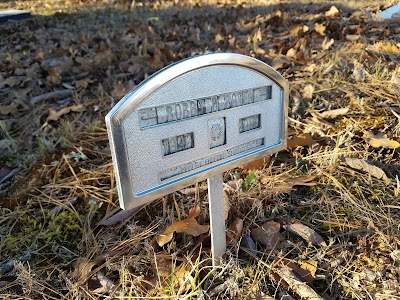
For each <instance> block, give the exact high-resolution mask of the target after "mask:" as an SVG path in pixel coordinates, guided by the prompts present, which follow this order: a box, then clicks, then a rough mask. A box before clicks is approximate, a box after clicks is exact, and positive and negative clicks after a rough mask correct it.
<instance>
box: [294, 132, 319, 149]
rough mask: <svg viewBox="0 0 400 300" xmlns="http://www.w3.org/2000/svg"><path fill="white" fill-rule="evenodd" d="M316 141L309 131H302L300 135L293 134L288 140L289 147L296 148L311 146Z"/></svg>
mask: <svg viewBox="0 0 400 300" xmlns="http://www.w3.org/2000/svg"><path fill="white" fill-rule="evenodd" d="M313 142H314V139H313V137H312V136H311V134H309V133H301V134H299V135H296V136H293V137H292V138H291V139H289V140H288V142H287V147H288V148H289V149H295V148H297V147H304V146H309V145H311V144H312V143H313Z"/></svg>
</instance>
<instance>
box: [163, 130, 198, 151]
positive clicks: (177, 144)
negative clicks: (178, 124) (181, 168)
mask: <svg viewBox="0 0 400 300" xmlns="http://www.w3.org/2000/svg"><path fill="white" fill-rule="evenodd" d="M161 143H162V148H163V154H164V156H166V155H170V154H173V153H176V152H180V151H183V150H187V149H190V148H193V147H194V140H193V132H190V133H185V134H181V135H177V136H173V137H170V138H168V139H164V140H162V141H161Z"/></svg>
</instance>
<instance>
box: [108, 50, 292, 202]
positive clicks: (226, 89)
mask: <svg viewBox="0 0 400 300" xmlns="http://www.w3.org/2000/svg"><path fill="white" fill-rule="evenodd" d="M287 104H288V91H287V83H286V81H285V80H284V79H283V77H282V76H281V75H279V73H277V72H276V71H275V70H273V69H272V68H271V67H269V66H268V65H266V64H265V63H263V62H261V61H259V60H256V59H254V58H251V57H248V56H244V55H240V54H232V53H214V54H207V55H202V56H198V57H195V58H192V59H188V60H185V61H183V62H180V63H177V64H174V65H172V66H170V67H167V68H165V69H164V70H162V71H160V72H158V73H157V74H156V75H154V76H151V77H149V78H148V79H146V81H144V82H143V83H141V84H140V85H138V86H137V87H136V88H135V89H134V90H133V91H132V92H130V93H129V94H128V95H126V96H125V97H124V98H123V99H122V100H121V101H120V102H119V103H117V105H115V107H114V108H113V109H112V110H111V111H110V112H109V114H108V115H107V117H106V125H107V130H108V133H109V139H110V149H111V154H112V159H113V164H114V170H115V177H116V183H117V184H116V185H117V189H118V195H119V200H120V205H121V207H122V208H124V209H130V208H133V207H137V206H139V205H141V204H145V203H147V202H149V201H151V200H154V199H156V198H159V197H161V196H164V195H166V194H169V193H171V192H174V191H177V190H179V189H182V188H184V187H186V186H188V185H191V184H194V183H196V182H199V181H201V180H204V179H207V178H210V177H212V176H214V175H217V174H220V173H222V172H224V171H227V170H230V169H232V168H235V167H238V166H240V165H241V164H245V163H247V162H250V161H253V160H255V159H258V158H261V157H264V156H266V155H270V154H272V153H275V152H277V151H279V150H282V149H286V137H287V124H286V123H287V120H286V115H287Z"/></svg>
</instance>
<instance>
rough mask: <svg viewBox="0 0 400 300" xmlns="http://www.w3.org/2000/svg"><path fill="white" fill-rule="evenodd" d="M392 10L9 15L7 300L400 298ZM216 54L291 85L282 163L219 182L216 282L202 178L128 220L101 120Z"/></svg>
mask: <svg viewBox="0 0 400 300" xmlns="http://www.w3.org/2000/svg"><path fill="white" fill-rule="evenodd" d="M395 2H396V1H378V0H377V1H305V0H298V1H267V0H265V1H261V0H257V1H249V0H241V1H233V0H221V1H212V0H210V1H207V0H193V1H191V0H188V1H179V0H175V1H166V0H165V1H159V0H157V1H122V0H116V1H95V0H92V1H90V0H81V1H78V0H69V1H68V0H65V1H61V0H55V1H49V0H22V1H2V2H0V9H10V8H13V9H26V10H29V11H30V12H31V13H32V17H31V18H30V19H26V20H21V21H9V22H6V23H2V24H0V298H1V299H103V298H104V299H120V298H121V299H122V298H127V299H141V298H142V299H400V284H399V281H400V249H399V248H400V237H399V222H400V211H399V210H400V205H399V195H400V157H399V154H400V101H399V94H400V67H399V64H398V63H399V60H400V27H399V22H400V21H398V20H381V19H378V18H376V15H377V14H378V13H379V12H381V11H382V10H383V9H385V8H387V7H389V6H390V5H392V4H394V3H395ZM207 52H234V53H241V54H245V55H249V56H252V57H255V58H257V59H260V60H261V61H264V62H266V63H268V64H269V65H271V66H272V67H273V68H275V69H276V70H278V71H279V72H280V73H281V74H282V75H283V76H284V77H285V78H286V79H287V80H288V81H289V85H290V103H289V106H290V109H289V116H288V118H289V140H288V149H287V151H281V152H279V153H277V154H275V155H273V156H271V157H268V158H266V159H265V160H263V161H258V162H256V163H255V164H253V165H246V166H242V167H241V168H237V169H234V170H231V171H229V172H226V173H225V174H224V182H225V195H226V203H225V206H226V213H227V218H226V223H227V228H228V230H227V241H228V244H229V246H228V250H227V252H226V253H225V255H224V264H223V265H222V266H221V268H219V269H217V270H216V271H213V272H211V260H210V239H209V235H208V227H207V225H208V224H209V216H208V200H207V193H206V190H207V189H206V182H201V183H199V184H197V185H195V186H193V187H189V188H187V189H184V190H181V191H178V192H175V193H173V194H171V195H168V196H166V197H164V198H162V199H159V200H156V201H154V202H152V203H151V204H149V205H147V206H145V207H143V208H142V209H140V210H139V211H137V212H135V211H130V212H121V211H120V209H119V203H118V195H117V191H116V187H115V177H114V170H113V165H112V160H111V154H110V148H109V144H108V138H107V132H106V129H105V123H104V117H105V115H106V114H107V112H108V111H109V110H110V109H111V108H112V107H113V106H114V105H115V104H116V103H117V102H118V101H119V100H120V99H121V98H122V97H123V96H124V95H125V94H126V93H128V92H129V91H130V90H131V89H133V88H134V87H135V86H136V85H138V84H139V83H140V82H142V81H143V80H144V79H145V78H147V77H148V76H150V75H151V74H153V73H154V72H156V71H158V70H160V69H162V68H163V67H165V66H168V65H169V64H171V63H173V62H177V61H180V60H182V59H185V58H188V57H192V56H195V55H199V54H203V53H207ZM182 224H186V225H185V226H188V227H190V229H196V230H197V231H196V230H188V229H187V228H186V227H184V226H183V225H182ZM187 224H190V225H187ZM203 229H204V230H203ZM194 231H195V232H196V234H193V232H194ZM174 232H175V233H174ZM168 233H169V234H168ZM165 236H168V238H167V239H166V238H165Z"/></svg>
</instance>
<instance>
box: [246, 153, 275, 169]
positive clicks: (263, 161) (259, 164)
mask: <svg viewBox="0 0 400 300" xmlns="http://www.w3.org/2000/svg"><path fill="white" fill-rule="evenodd" d="M270 162H271V156H266V157H262V158H259V159H256V160H253V161H252V162H249V163H247V164H245V165H242V166H240V168H242V169H243V170H248V171H253V170H262V169H264V168H265V167H268V166H269V164H270Z"/></svg>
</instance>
